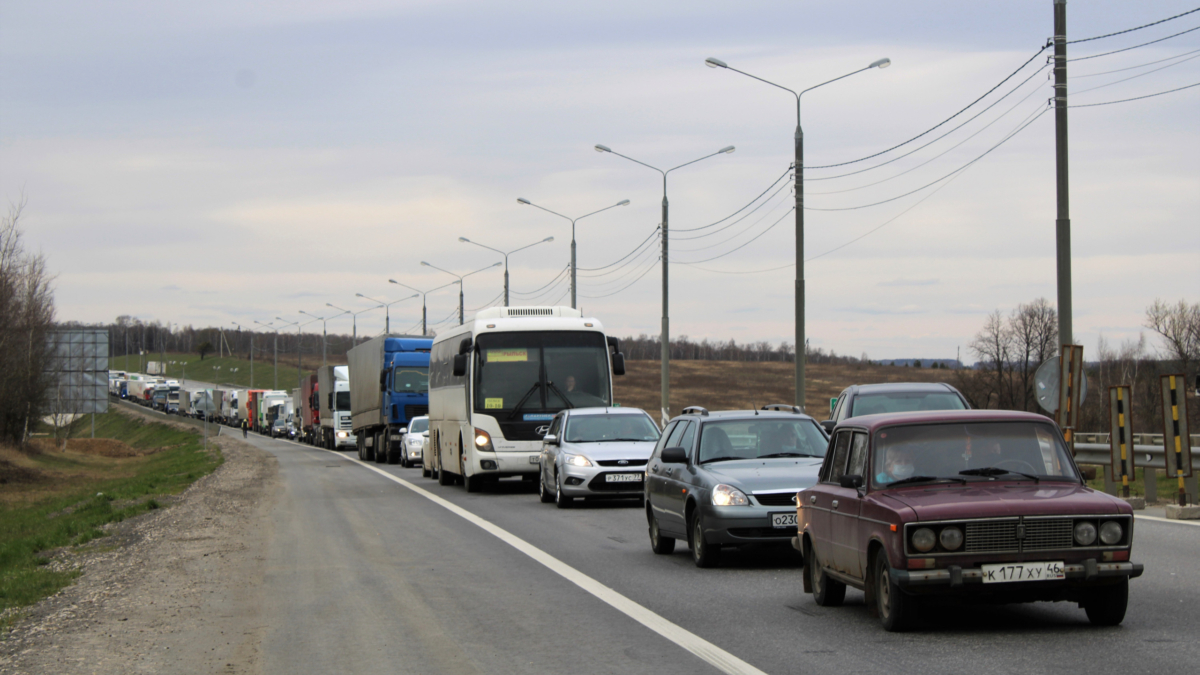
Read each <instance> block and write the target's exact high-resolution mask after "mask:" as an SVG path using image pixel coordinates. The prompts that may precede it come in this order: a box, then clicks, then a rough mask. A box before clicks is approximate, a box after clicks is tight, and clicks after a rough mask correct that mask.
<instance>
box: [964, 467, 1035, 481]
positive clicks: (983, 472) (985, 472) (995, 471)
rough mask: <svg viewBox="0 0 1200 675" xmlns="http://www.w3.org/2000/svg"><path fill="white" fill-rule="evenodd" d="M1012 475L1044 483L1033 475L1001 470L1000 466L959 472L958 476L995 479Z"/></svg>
mask: <svg viewBox="0 0 1200 675" xmlns="http://www.w3.org/2000/svg"><path fill="white" fill-rule="evenodd" d="M1010 473H1011V474H1013V475H1014V476H1024V477H1026V478H1028V479H1030V480H1032V481H1033V482H1035V483H1040V482H1042V479H1041V478H1038V477H1037V476H1035V475H1033V474H1031V473H1021V472H1020V471H1012V470H1010V469H1001V468H1000V467H998V466H985V467H982V468H979V469H967V470H965V471H959V472H958V475H960V476H988V477H994V476H1003V475H1005V474H1010Z"/></svg>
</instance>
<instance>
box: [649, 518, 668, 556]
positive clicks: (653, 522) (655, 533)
mask: <svg viewBox="0 0 1200 675" xmlns="http://www.w3.org/2000/svg"><path fill="white" fill-rule="evenodd" d="M647 517H648V518H649V520H650V550H651V551H654V552H655V553H657V554H659V555H668V554H670V553H673V552H674V551H675V540H674V539H673V538H671V537H664V536H663V534H662V532H660V531H659V529H658V519H657V518H655V517H654V514H652V513H650V514H647Z"/></svg>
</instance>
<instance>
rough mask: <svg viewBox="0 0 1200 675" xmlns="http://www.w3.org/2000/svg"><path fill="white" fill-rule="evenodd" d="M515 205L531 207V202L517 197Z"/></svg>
mask: <svg viewBox="0 0 1200 675" xmlns="http://www.w3.org/2000/svg"><path fill="white" fill-rule="evenodd" d="M517 203H518V204H525V205H527V206H533V202H531V201H529V200H528V199H525V198H524V197H517Z"/></svg>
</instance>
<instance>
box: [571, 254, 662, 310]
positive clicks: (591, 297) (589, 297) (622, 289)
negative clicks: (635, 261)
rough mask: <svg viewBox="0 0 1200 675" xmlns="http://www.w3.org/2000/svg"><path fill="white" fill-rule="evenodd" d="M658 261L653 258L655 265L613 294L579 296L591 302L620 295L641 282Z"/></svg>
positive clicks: (658, 259)
mask: <svg viewBox="0 0 1200 675" xmlns="http://www.w3.org/2000/svg"><path fill="white" fill-rule="evenodd" d="M660 260H662V259H661V258H655V260H654V263H655V264H652V265H650V266H648V267H647V268H646V269H645V270H644V271H643V272H642V273H641V274H639V275H638V277H637V278H636V279H634V280H633V281H631V282H629V284H628V285H626V286H624V287H622V288H619V289H617V290H615V291H613V292H611V293H605V294H603V295H583V296H581V297H584V298H588V299H591V300H595V299H598V298H607V297H610V296H613V295H616V294H617V293H621V292H623V291H625V290H626V289H628V288H629V287H630V286H633V285H634V284H636V283H637V282H639V281H641V280H642V277H644V276H646V275H647V274H649V273H650V270H652V269H654V268H655V266H656V265H657V263H658V262H659V261H660Z"/></svg>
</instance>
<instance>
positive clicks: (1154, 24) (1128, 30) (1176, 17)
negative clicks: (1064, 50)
mask: <svg viewBox="0 0 1200 675" xmlns="http://www.w3.org/2000/svg"><path fill="white" fill-rule="evenodd" d="M1196 12H1200V7H1197V8H1196V9H1190V10H1188V11H1186V12H1184V13H1182V14H1176V15H1175V16H1169V17H1167V18H1165V19H1159V20H1158V21H1155V22H1154V23H1148V24H1146V25H1144V26H1138V27H1137V28H1126V29H1125V30H1119V31H1117V32H1115V33H1108V34H1107V35H1097V36H1096V37H1090V38H1083V39H1082V40H1069V41H1068V42H1067V44H1069V45H1073V44H1076V43H1078V42H1091V41H1092V40H1103V39H1104V38H1110V37H1113V36H1115V35H1124V34H1126V33H1132V32H1133V31H1135V30H1141V29H1143V28H1149V27H1150V26H1157V25H1158V24H1160V23H1166V22H1168V21H1173V20H1175V19H1178V18H1179V17H1181V16H1187V15H1188V14H1195V13H1196Z"/></svg>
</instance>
